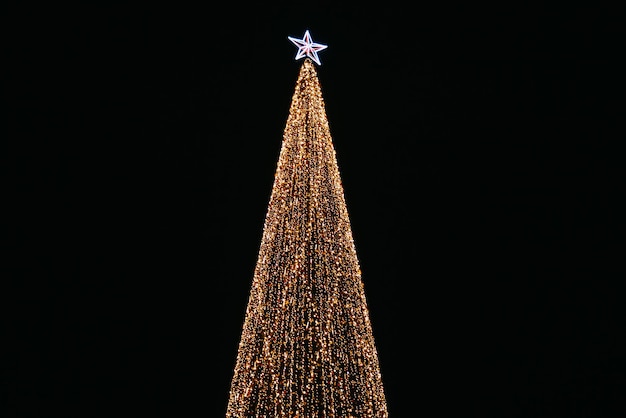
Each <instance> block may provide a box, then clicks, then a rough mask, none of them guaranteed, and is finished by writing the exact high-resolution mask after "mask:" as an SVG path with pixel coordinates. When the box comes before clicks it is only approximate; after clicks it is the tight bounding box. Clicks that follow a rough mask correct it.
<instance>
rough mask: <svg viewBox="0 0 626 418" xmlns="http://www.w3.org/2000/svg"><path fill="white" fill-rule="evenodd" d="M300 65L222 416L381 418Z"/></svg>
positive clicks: (351, 254)
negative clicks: (226, 402) (224, 411)
mask: <svg viewBox="0 0 626 418" xmlns="http://www.w3.org/2000/svg"><path fill="white" fill-rule="evenodd" d="M289 39H290V40H291V41H292V42H294V44H296V45H297V46H298V48H299V49H298V54H297V55H296V59H299V58H303V57H304V61H303V63H302V66H301V68H300V73H299V76H298V80H297V83H296V88H295V92H294V94H293V97H292V102H291V107H290V110H289V116H288V118H287V124H286V127H285V130H284V134H283V140H282V146H281V150H280V155H279V159H278V165H277V169H276V173H275V178H274V184H273V188H272V193H271V197H270V201H269V206H268V210H267V214H266V217H265V224H264V229H263V236H262V240H261V246H260V250H259V254H258V259H257V264H256V268H255V271H254V277H253V281H252V288H251V290H250V295H249V300H248V306H247V309H246V315H245V319H244V324H243V330H242V335H241V340H240V343H239V348H238V353H237V360H236V364H235V369H234V375H233V379H232V383H231V388H230V396H229V401H228V407H227V412H226V417H227V418H253V417H259V418H260V417H264V418H269V417H272V418H273V417H284V418H296V417H297V418H322V417H324V418H333V417H336V418H339V417H341V418H348V417H353V418H387V417H388V413H387V405H386V400H385V394H384V390H383V384H382V378H381V373H380V368H379V361H378V353H377V351H376V347H375V344H374V337H373V334H372V326H371V323H370V318H369V310H368V306H367V302H366V297H365V292H364V287H363V283H362V280H361V270H360V268H359V262H358V259H357V254H356V250H355V245H354V242H353V238H352V231H351V227H350V220H349V218H348V212H347V209H346V203H345V198H344V193H343V186H342V182H341V179H340V174H339V168H338V165H337V159H336V155H335V149H334V147H333V143H332V138H331V135H330V129H329V125H328V120H327V117H326V110H325V107H324V101H323V98H322V93H321V88H320V83H319V80H318V77H317V72H316V68H315V65H314V64H313V61H315V62H316V63H317V64H318V65H319V64H320V62H319V58H318V56H317V51H319V50H322V49H324V48H326V45H321V44H316V43H313V42H312V40H311V37H310V35H309V32H308V31H306V32H305V36H304V37H303V39H301V40H299V39H294V38H291V37H290V38H289Z"/></svg>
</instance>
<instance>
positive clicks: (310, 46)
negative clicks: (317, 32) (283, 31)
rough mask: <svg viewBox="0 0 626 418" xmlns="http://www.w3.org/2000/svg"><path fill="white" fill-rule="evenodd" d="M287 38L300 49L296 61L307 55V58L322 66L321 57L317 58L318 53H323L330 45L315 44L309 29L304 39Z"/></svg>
mask: <svg viewBox="0 0 626 418" xmlns="http://www.w3.org/2000/svg"><path fill="white" fill-rule="evenodd" d="M287 38H288V39H289V40H290V41H291V42H293V43H294V45H295V46H297V47H298V53H297V54H296V60H299V59H300V58H302V57H304V56H305V55H306V56H307V57H309V58H311V59H312V60H313V61H315V62H316V63H317V65H322V63H321V62H320V59H319V57H318V56H317V52H318V51H321V50H322V49H326V48H328V45H322V44H316V43H315V42H313V39H311V35H310V34H309V31H308V29H307V31H306V32H304V36H303V37H302V39H298V38H294V37H291V36H288V37H287Z"/></svg>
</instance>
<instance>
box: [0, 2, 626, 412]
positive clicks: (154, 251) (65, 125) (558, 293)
mask: <svg viewBox="0 0 626 418" xmlns="http://www.w3.org/2000/svg"><path fill="white" fill-rule="evenodd" d="M50 3H51V4H48V5H47V6H44V7H43V8H41V7H36V6H34V5H29V4H24V5H23V6H22V7H20V8H19V10H18V8H15V9H10V10H9V11H8V12H7V13H6V15H5V16H6V17H7V20H8V21H9V22H8V23H10V25H9V26H8V29H9V30H8V31H7V35H6V36H7V37H6V38H5V40H4V42H5V51H6V54H5V57H6V58H5V59H4V60H3V61H4V65H3V67H4V69H5V71H7V73H6V74H7V75H6V76H5V87H6V89H5V94H4V98H5V103H6V104H7V105H8V107H7V110H6V113H5V120H6V121H8V124H6V125H5V126H7V127H8V128H9V132H8V134H7V136H6V137H5V138H8V139H9V141H3V147H5V148H4V151H3V153H2V154H3V157H4V161H5V162H4V163H3V167H4V169H5V173H6V175H7V178H8V180H9V181H8V187H7V188H5V191H6V193H5V196H6V197H7V198H6V200H5V204H6V206H8V207H9V208H10V209H13V210H12V211H11V212H10V215H8V216H6V217H5V221H6V229H5V230H6V232H7V235H6V236H7V237H8V251H7V252H5V254H6V255H7V259H8V261H9V262H10V263H9V264H7V265H8V266H9V268H8V273H9V275H8V276H9V277H10V278H15V279H16V280H15V281H14V283H15V284H16V288H15V291H11V292H9V293H7V294H6V296H8V298H9V300H10V301H11V302H14V306H15V307H14V308H12V309H10V310H9V312H8V314H7V316H6V317H5V318H6V319H8V321H7V322H6V325H7V326H6V330H7V331H8V334H7V335H8V339H7V340H8V341H9V344H8V345H7V346H8V347H10V348H11V349H12V350H11V352H10V353H11V354H10V356H8V357H7V359H8V360H9V361H8V365H9V367H8V368H7V369H6V370H7V371H8V374H7V376H8V379H6V380H5V381H6V382H7V390H6V392H5V393H6V394H7V400H8V405H9V413H8V414H6V415H4V416H6V417H64V418H69V417H80V418H85V417H112V416H129V417H130V416H139V417H148V416H150V417H166V416H167V417H170V416H194V417H195V416H198V417H200V416H203V417H221V416H224V414H225V410H226V405H227V401H228V391H229V385H230V378H231V377H232V370H233V367H234V362H235V358H236V354H237V344H238V342H239V337H240V332H241V325H242V322H243V317H244V313H245V308H246V303H247V296H248V291H249V288H250V285H251V279H252V274H253V269H254V266H255V263H256V255H257V251H258V248H259V245H260V239H261V234H262V227H263V220H264V216H265V211H266V209H267V203H268V200H269V195H270V192H271V187H272V181H273V174H274V170H275V168H276V162H277V160H278V152H279V150H280V142H281V138H282V131H283V129H284V125H285V122H286V119H287V115H288V110H289V105H290V101H291V95H292V94H293V89H294V87H295V82H296V79H297V75H298V72H299V68H300V65H301V61H295V60H294V57H295V54H296V48H295V47H294V46H293V45H292V44H291V43H290V42H289V41H288V40H287V36H296V37H301V36H302V35H303V34H304V31H305V30H306V29H309V30H310V31H311V35H312V37H313V40H314V41H316V42H320V43H324V44H327V45H328V49H326V50H324V51H322V52H320V58H321V61H322V65H321V66H319V67H318V68H317V70H318V76H319V79H320V82H321V85H322V92H323V95H324V99H325V102H326V109H327V116H328V119H329V123H330V127H331V133H332V135H333V140H334V144H335V148H336V151H337V158H338V162H339V167H340V171H341V173H342V179H343V184H344V192H345V197H346V200H347V204H348V210H349V212H350V216H351V221H352V229H353V234H354V238H355V243H356V247H357V253H358V255H359V259H360V262H361V266H362V271H363V281H364V285H365V290H366V295H367V297H368V301H369V304H370V314H371V319H372V324H373V329H374V336H375V339H376V342H377V347H378V350H379V360H380V367H381V372H382V375H383V382H384V385H385V391H386V396H387V400H388V408H389V412H390V416H391V417H394V418H400V417H405V418H409V417H417V416H425V415H428V416H430V417H458V416H481V417H485V418H486V417H499V418H502V417H537V418H539V417H588V416H589V417H597V418H600V417H612V416H624V414H625V413H626V398H625V393H626V390H625V389H626V377H625V376H626V364H625V357H624V350H625V348H626V344H625V326H626V321H625V316H624V314H623V312H622V311H621V308H622V305H623V303H624V302H623V300H624V293H623V291H621V290H619V287H620V285H622V284H623V281H624V268H623V262H620V263H618V262H617V261H618V259H619V261H623V247H620V246H621V245H623V236H624V221H623V211H621V210H618V208H617V202H618V199H619V198H620V197H621V195H622V194H623V181H622V179H623V177H621V176H622V175H623V174H622V167H623V152H622V153H620V152H618V149H619V148H618V146H621V145H622V144H621V143H622V142H623V140H624V138H625V136H624V130H623V121H624V116H623V115H624V111H625V110H626V109H625V106H624V89H623V84H624V83H623V78H624V66H623V65H621V61H622V58H623V57H622V56H623V53H624V50H625V49H624V47H625V45H624V30H623V28H624V26H623V21H622V20H620V19H619V15H618V14H617V13H615V12H614V11H613V10H609V9H603V8H602V7H600V6H596V7H591V8H585V7H579V6H574V5H571V4H565V3H562V4H560V5H556V4H555V5H553V6H550V5H547V4H544V5H536V6H519V7H512V6H502V5H500V6H496V5H488V6H487V5H479V4H476V3H473V2H469V3H467V5H465V6H457V5H453V4H451V3H446V4H441V5H440V6H432V5H431V6H424V5H421V4H412V5H411V6H410V7H408V8H407V7H406V6H398V5H394V4H392V3H389V2H384V3H383V4H375V5H371V6H367V5H358V7H353V6H338V5H335V6H326V5H324V4H315V3H305V4H299V3H293V4H291V5H289V6H280V7H278V6H270V5H268V4H265V5H261V4H259V5H246V4H243V3H242V4H230V5H219V6H218V5H217V4H216V5H208V4H207V5H203V6H194V7H184V6H182V5H180V4H178V3H177V5H176V6H174V5H173V4H172V5H170V6H167V7H163V6H159V5H155V4H149V5H145V6H144V7H137V6H129V5H126V6H119V7H111V6H103V7H101V8H98V7H93V6H89V7H85V6H77V5H71V6H70V5H59V4H56V3H54V4H52V3H53V2H50ZM618 249H620V251H618ZM11 282H12V283H13V281H11ZM7 306H13V304H11V305H7Z"/></svg>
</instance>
